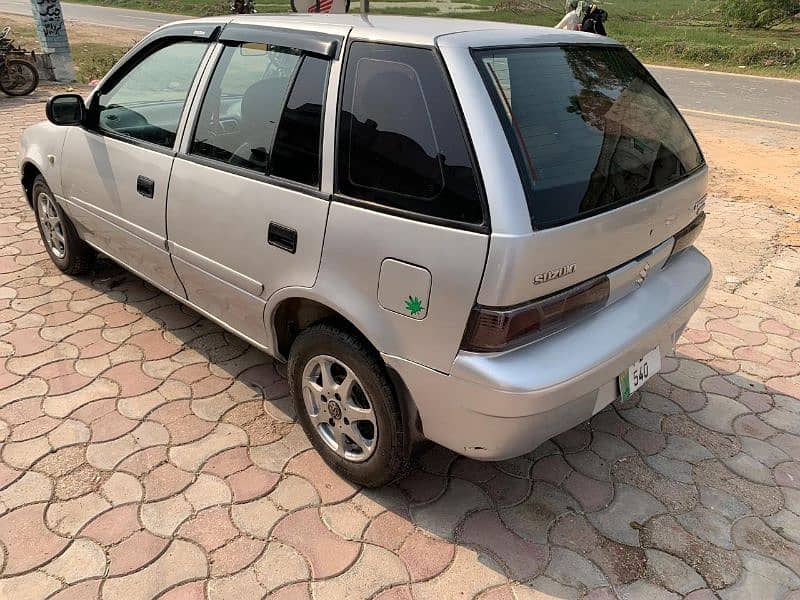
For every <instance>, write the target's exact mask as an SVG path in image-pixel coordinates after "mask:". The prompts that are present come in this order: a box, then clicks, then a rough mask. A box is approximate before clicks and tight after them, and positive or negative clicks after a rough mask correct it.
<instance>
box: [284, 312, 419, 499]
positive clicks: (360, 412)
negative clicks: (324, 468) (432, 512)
mask: <svg viewBox="0 0 800 600" xmlns="http://www.w3.org/2000/svg"><path fill="white" fill-rule="evenodd" d="M288 371H289V385H290V388H291V391H292V396H293V399H294V404H295V409H296V411H297V414H298V418H299V420H300V423H301V425H302V426H303V429H304V430H305V432H306V435H307V436H308V437H309V439H310V440H311V442H312V444H313V445H314V448H315V449H316V450H317V452H319V454H320V455H321V456H322V458H323V459H324V460H325V462H326V463H328V465H329V466H330V467H331V468H333V469H334V470H335V471H337V472H338V473H339V474H340V475H342V476H343V477H345V478H347V479H349V480H351V481H353V482H354V483H358V484H361V485H365V486H368V487H378V486H382V485H385V484H387V483H389V482H391V481H393V480H395V479H396V478H397V477H399V476H400V475H402V474H403V472H404V471H405V468H406V465H407V464H408V458H409V444H408V435H407V433H406V428H405V425H404V423H403V417H402V413H401V411H400V405H399V403H398V401H397V398H396V396H395V393H394V390H393V389H392V386H391V384H390V382H389V379H388V377H387V376H386V372H385V368H384V366H383V364H382V363H381V362H380V360H379V359H378V358H377V357H376V356H375V353H374V351H372V349H371V348H369V347H368V346H367V344H366V343H365V342H363V341H362V340H361V339H360V338H359V337H357V336H355V335H353V334H351V333H349V332H347V331H345V330H343V329H340V328H337V327H334V326H332V325H327V324H320V325H315V326H313V327H310V328H309V329H307V330H305V331H304V332H302V333H301V334H300V335H299V336H298V338H297V340H295V342H294V344H293V345H292V349H291V352H290V354H289V368H288Z"/></svg>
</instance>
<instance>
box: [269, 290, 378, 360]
mask: <svg viewBox="0 0 800 600" xmlns="http://www.w3.org/2000/svg"><path fill="white" fill-rule="evenodd" d="M267 311H268V312H267V314H268V315H269V316H268V324H269V326H270V331H271V333H272V340H273V346H272V347H273V350H274V354H275V356H276V358H278V359H279V360H284V361H285V360H286V359H288V357H289V349H290V348H291V346H292V343H293V342H294V340H295V339H297V336H298V335H300V333H301V332H302V331H303V330H305V329H308V328H309V327H311V326H312V325H314V324H316V323H320V322H322V321H332V322H336V323H339V324H340V325H341V326H342V327H344V328H346V329H348V330H350V331H351V332H353V333H355V334H357V335H358V336H359V337H361V338H362V339H363V340H364V341H366V342H367V343H368V344H369V346H370V347H371V348H372V349H373V350H374V351H375V352H376V353H377V354H380V352H379V350H378V349H377V348H376V347H375V345H374V344H373V343H372V342H371V341H370V340H369V338H368V337H367V335H366V334H365V333H364V331H363V330H362V328H361V327H359V326H358V324H357V323H356V322H355V319H353V318H352V317H351V316H350V315H347V314H345V313H344V312H343V311H341V310H337V309H335V308H333V307H331V306H330V305H329V304H328V303H326V302H323V301H322V300H321V299H319V298H316V297H314V296H312V295H301V294H290V295H287V296H285V297H283V298H280V299H277V300H275V302H274V303H273V304H272V305H271V306H267Z"/></svg>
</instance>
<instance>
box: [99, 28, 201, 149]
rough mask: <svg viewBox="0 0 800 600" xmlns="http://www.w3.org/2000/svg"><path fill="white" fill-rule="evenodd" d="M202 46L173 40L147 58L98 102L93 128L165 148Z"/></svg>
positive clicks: (172, 139) (175, 127)
mask: <svg viewBox="0 0 800 600" xmlns="http://www.w3.org/2000/svg"><path fill="white" fill-rule="evenodd" d="M207 48H208V44H206V43H199V42H189V41H187V42H176V43H173V44H171V45H169V46H165V47H163V48H160V49H158V50H156V51H155V52H153V53H152V54H149V55H147V56H146V57H145V58H144V59H142V60H141V61H140V62H139V63H138V64H136V65H135V66H134V67H133V68H132V69H131V70H130V71H128V72H127V73H126V74H125V75H124V76H123V77H122V79H120V80H119V82H117V84H116V85H114V87H113V88H111V90H109V91H108V92H105V93H103V94H101V95H100V97H99V100H98V110H99V114H98V122H97V126H98V128H99V129H100V130H102V131H108V132H111V133H116V134H119V135H123V136H126V137H130V138H133V139H137V140H142V141H145V142H151V143H153V144H158V145H159V146H165V147H167V148H171V147H172V146H173V144H174V143H175V134H176V132H177V131H178V122H179V121H180V118H181V113H182V112H183V106H184V104H185V103H186V96H187V95H188V93H189V88H190V87H191V85H192V81H193V80H194V76H195V74H196V73H197V68H198V67H199V66H200V61H201V60H202V59H203V54H204V53H205V51H206V49H207Z"/></svg>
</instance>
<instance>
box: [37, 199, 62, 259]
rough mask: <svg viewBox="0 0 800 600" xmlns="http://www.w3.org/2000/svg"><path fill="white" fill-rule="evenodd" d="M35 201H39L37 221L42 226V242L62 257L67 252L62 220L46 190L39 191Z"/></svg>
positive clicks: (54, 253)
mask: <svg viewBox="0 0 800 600" xmlns="http://www.w3.org/2000/svg"><path fill="white" fill-rule="evenodd" d="M36 201H37V202H38V203H39V223H40V225H41V226H42V237H43V238H44V243H45V244H47V247H48V248H49V249H50V252H52V253H53V255H54V256H55V257H56V258H64V256H66V254H67V246H66V241H65V235H64V222H63V221H62V220H61V217H60V216H59V212H58V208H57V207H56V204H55V202H54V201H53V199H52V198H51V197H50V195H49V194H47V193H46V192H39V196H38V197H37V199H36Z"/></svg>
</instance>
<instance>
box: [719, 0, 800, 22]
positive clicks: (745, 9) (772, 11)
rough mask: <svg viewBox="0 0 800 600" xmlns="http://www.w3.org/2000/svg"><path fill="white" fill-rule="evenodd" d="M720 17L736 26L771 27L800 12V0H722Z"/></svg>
mask: <svg viewBox="0 0 800 600" xmlns="http://www.w3.org/2000/svg"><path fill="white" fill-rule="evenodd" d="M721 8H722V18H723V21H724V23H725V24H726V25H734V26H737V27H763V28H768V27H773V26H775V25H777V24H778V23H781V22H783V21H787V20H789V19H790V18H792V17H793V16H795V15H798V14H800V0H723V1H722V6H721Z"/></svg>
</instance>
